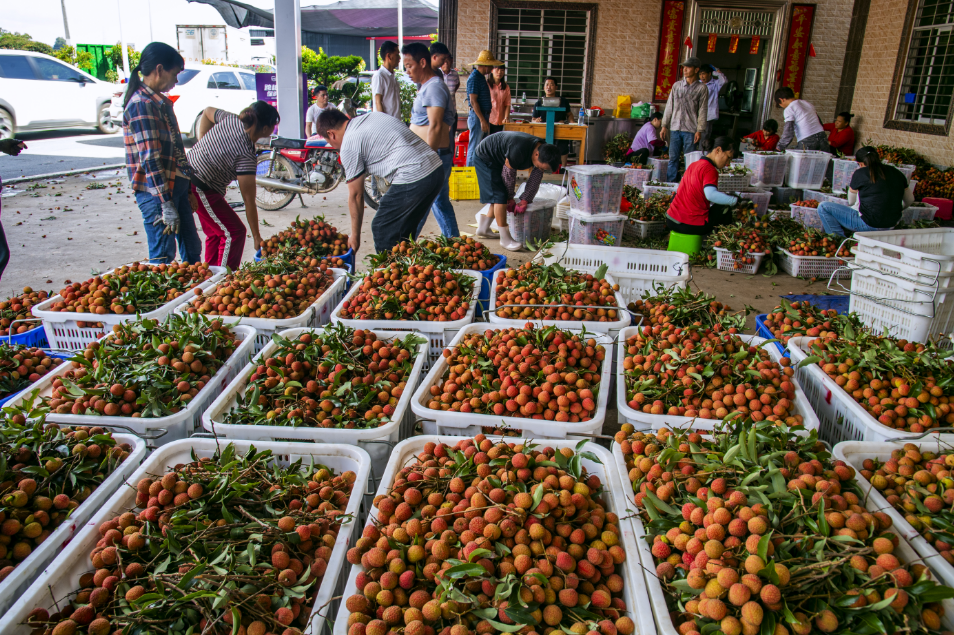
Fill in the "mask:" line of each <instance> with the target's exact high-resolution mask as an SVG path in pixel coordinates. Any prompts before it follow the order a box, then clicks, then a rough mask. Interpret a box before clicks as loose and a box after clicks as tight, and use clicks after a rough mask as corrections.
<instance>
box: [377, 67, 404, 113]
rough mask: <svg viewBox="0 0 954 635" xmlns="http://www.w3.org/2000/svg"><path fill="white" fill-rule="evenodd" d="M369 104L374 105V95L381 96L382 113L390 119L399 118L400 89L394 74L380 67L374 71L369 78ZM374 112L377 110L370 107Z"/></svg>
mask: <svg viewBox="0 0 954 635" xmlns="http://www.w3.org/2000/svg"><path fill="white" fill-rule="evenodd" d="M371 95H372V97H371V103H372V104H373V103H374V95H381V105H382V106H384V112H385V113H386V114H388V115H391V116H392V117H400V116H401V89H400V87H399V86H398V83H397V78H396V77H395V76H394V73H392V72H391V71H389V70H388V69H386V68H384V67H383V66H381V67H380V68H378V70H376V71H374V75H372V76H371ZM372 108H373V109H374V110H377V109H376V108H374V106H373V105H372Z"/></svg>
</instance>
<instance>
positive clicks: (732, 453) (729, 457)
mask: <svg viewBox="0 0 954 635" xmlns="http://www.w3.org/2000/svg"><path fill="white" fill-rule="evenodd" d="M741 451H742V442H741V441H740V442H739V443H736V444H735V445H733V446H732V447H731V448H729V451H728V452H726V453H725V457H723V459H722V462H723V463H731V462H732V461H733V459H735V457H737V456H738V455H739V452H741Z"/></svg>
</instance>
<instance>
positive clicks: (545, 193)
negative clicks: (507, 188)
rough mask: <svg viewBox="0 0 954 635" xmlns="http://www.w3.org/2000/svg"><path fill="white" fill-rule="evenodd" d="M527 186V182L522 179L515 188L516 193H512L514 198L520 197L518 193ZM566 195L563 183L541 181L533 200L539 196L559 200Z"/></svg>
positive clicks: (539, 197) (521, 192)
mask: <svg viewBox="0 0 954 635" xmlns="http://www.w3.org/2000/svg"><path fill="white" fill-rule="evenodd" d="M526 188H527V183H526V181H524V182H523V183H521V184H520V187H518V188H517V193H516V194H514V195H513V197H514V198H520V195H521V194H523V191H524V190H525V189H526ZM564 197H566V187H565V186H563V185H557V184H556V183H541V184H540V189H538V190H537V195H536V196H535V197H533V200H537V199H541V198H549V199H552V200H554V201H559V200H560V199H562V198H564Z"/></svg>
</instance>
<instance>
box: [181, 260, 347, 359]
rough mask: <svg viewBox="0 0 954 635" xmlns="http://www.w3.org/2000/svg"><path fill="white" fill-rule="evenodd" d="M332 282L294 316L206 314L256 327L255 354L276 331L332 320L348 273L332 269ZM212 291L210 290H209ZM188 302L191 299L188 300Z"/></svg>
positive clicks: (184, 310) (225, 321) (185, 308)
mask: <svg viewBox="0 0 954 635" xmlns="http://www.w3.org/2000/svg"><path fill="white" fill-rule="evenodd" d="M331 275H332V278H333V279H334V282H332V283H331V286H330V287H328V288H327V289H325V290H324V292H323V293H322V294H321V295H320V296H318V299H317V300H315V301H314V302H313V303H312V304H311V306H309V307H308V308H307V309H305V312H304V313H302V314H301V315H296V316H295V317H290V318H285V319H284V320H276V319H270V318H261V317H249V316H234V315H232V316H223V315H209V316H207V317H208V318H209V319H215V320H221V321H222V322H223V323H225V324H244V325H245V326H251V327H254V328H255V350H254V351H253V352H255V353H258V352H259V351H260V350H262V349H263V348H264V347H265V345H266V344H268V343H269V342H271V341H272V335H274V334H275V333H278V332H279V331H284V330H286V329H293V328H303V327H318V326H322V325H324V324H327V323H328V322H329V321H330V320H331V311H332V310H333V309H334V308H335V307H336V306H338V303H339V302H341V299H342V298H343V297H344V293H345V283H347V282H348V272H347V271H345V270H344V269H332V270H331ZM210 291H211V289H210ZM190 303H191V300H190ZM188 306H189V304H186V303H183V304H181V305H179V306H178V307H177V308H176V313H187V311H188Z"/></svg>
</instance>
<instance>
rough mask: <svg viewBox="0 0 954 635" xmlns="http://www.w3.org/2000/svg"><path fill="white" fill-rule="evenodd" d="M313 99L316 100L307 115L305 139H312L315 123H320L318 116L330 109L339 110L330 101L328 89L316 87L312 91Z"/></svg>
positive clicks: (321, 86)
mask: <svg viewBox="0 0 954 635" xmlns="http://www.w3.org/2000/svg"><path fill="white" fill-rule="evenodd" d="M311 96H312V99H314V100H315V103H313V104H312V105H311V106H309V107H308V112H307V113H305V138H308V137H311V135H312V134H314V133H313V132H312V131H313V130H314V129H315V127H316V126H315V123H316V122H317V121H318V115H320V114H321V113H323V112H324V111H326V110H328V109H329V108H334V109H335V110H337V106H335V105H334V104H332V103H330V102H329V101H328V87H327V86H323V85H321V84H319V85H318V86H315V89H314V90H313V91H311Z"/></svg>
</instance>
